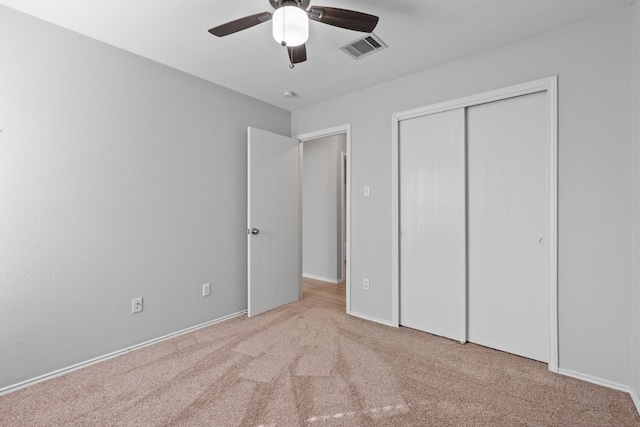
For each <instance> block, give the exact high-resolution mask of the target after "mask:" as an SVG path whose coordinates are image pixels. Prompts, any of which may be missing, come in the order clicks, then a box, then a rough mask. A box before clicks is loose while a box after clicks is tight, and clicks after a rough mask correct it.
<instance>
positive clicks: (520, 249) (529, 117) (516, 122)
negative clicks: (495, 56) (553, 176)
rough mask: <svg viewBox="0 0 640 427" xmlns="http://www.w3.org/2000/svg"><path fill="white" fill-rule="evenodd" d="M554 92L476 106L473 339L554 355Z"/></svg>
mask: <svg viewBox="0 0 640 427" xmlns="http://www.w3.org/2000/svg"><path fill="white" fill-rule="evenodd" d="M546 97H547V94H546V92H540V93H534V94H530V95H525V96H520V97H516V98H510V99H506V100H501V101H497V102H491V103H488V104H482V105H478V106H473V107H469V108H468V110H467V126H468V127H467V135H468V140H467V147H468V148H467V150H468V151H467V156H468V171H467V173H468V230H469V235H468V246H469V251H468V257H469V263H468V268H469V271H468V280H469V282H468V319H469V320H468V328H469V329H468V340H469V341H471V342H474V343H477V344H481V345H485V346H488V347H492V348H496V349H499V350H503V351H507V352H509V353H513V354H517V355H520V356H524V357H528V358H531V359H535V360H540V361H543V362H546V361H548V322H549V313H548V283H547V282H548V279H547V277H548V274H547V269H548V261H547V260H548V250H549V249H548V246H547V239H548V232H549V230H548V229H549V218H548V212H549V209H548V171H547V167H548V123H547V99H546Z"/></svg>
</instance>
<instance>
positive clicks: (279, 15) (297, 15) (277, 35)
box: [272, 6, 309, 47]
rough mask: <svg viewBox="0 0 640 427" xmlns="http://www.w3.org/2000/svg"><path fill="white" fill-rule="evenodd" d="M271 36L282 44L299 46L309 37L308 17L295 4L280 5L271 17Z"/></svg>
mask: <svg viewBox="0 0 640 427" xmlns="http://www.w3.org/2000/svg"><path fill="white" fill-rule="evenodd" d="M272 21H273V38H274V39H275V41H277V42H278V43H280V44H281V45H283V46H291V47H293V46H299V45H301V44H303V43H304V42H306V41H307V39H308V38H309V17H308V16H307V12H305V11H304V10H303V9H300V8H299V7H297V6H282V7H280V8H278V9H277V10H276V11H275V12H274V13H273V17H272Z"/></svg>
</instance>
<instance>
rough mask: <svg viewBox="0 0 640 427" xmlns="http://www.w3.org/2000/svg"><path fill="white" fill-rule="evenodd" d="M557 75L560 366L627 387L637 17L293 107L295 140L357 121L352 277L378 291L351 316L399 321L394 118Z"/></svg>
mask: <svg viewBox="0 0 640 427" xmlns="http://www.w3.org/2000/svg"><path fill="white" fill-rule="evenodd" d="M365 60H366V59H365ZM552 75H558V76H559V121H560V125H559V126H560V129H559V328H560V330H559V335H560V358H559V359H560V360H559V362H560V367H561V368H562V369H566V370H571V371H575V372H578V373H582V374H588V375H591V376H594V377H597V378H601V379H605V380H608V381H612V382H615V383H619V384H625V385H629V384H630V383H631V363H630V356H631V354H630V353H631V352H630V342H631V322H632V317H631V315H632V313H631V304H630V300H631V296H632V292H631V256H630V253H631V233H630V232H629V230H630V229H631V224H632V219H631V207H632V206H631V205H632V203H631V194H632V193H631V161H630V158H631V113H630V111H631V17H630V14H629V9H622V10H619V11H617V12H613V13H609V14H605V15H601V16H599V17H596V18H594V19H590V20H587V21H583V22H580V23H577V24H574V25H571V26H567V27H564V28H561V29H558V30H555V31H551V32H548V33H545V34H542V35H540V36H536V37H533V38H530V39H526V40H523V41H520V42H516V43H513V44H510V45H507V46H504V47H501V48H498V49H495V50H491V51H488V52H485V53H482V54H479V55H475V56H472V57H468V58H465V59H462V60H459V61H455V62H452V63H449V64H446V65H443V66H441V67H437V68H433V69H430V70H426V71H424V72H421V73H418V74H414V75H412V76H409V77H406V78H402V79H398V80H396V81H392V82H389V83H386V84H383V85H380V86H377V87H373V88H370V89H367V90H364V91H361V92H358V93H356V94H352V95H347V96H344V97H341V98H338V99H335V100H332V101H329V102H326V103H323V104H319V105H316V106H312V107H309V108H305V109H301V110H298V111H295V112H294V113H293V127H292V133H293V134H300V133H306V132H312V131H317V130H320V129H326V128H330V127H333V126H337V125H340V124H343V123H351V124H352V147H351V150H352V156H351V157H352V158H351V166H352V170H351V171H352V194H353V197H352V200H351V208H352V211H351V214H352V223H351V226H352V228H351V238H352V240H351V256H352V257H351V269H352V270H351V280H352V283H361V282H362V278H363V277H368V278H370V279H371V284H370V286H371V288H370V290H369V291H364V290H362V288H361V287H360V286H353V287H352V289H351V308H352V310H353V311H355V312H357V313H360V314H363V315H366V316H369V317H372V318H376V319H381V320H386V321H390V320H391V310H392V307H391V210H392V206H391V204H390V200H391V187H390V183H391V162H390V155H391V115H392V114H393V113H394V112H399V111H404V110H407V109H411V108H416V107H420V106H425V105H429V104H433V103H436V102H440V101H446V100H451V99H455V98H458V97H462V96H467V95H471V94H475V93H480V92H484V91H488V90H492V89H497V88H501V87H505V86H509V85H513V84H517V83H521V82H526V81H531V80H535V79H539V78H543V77H549V76H552ZM364 185H370V186H371V197H370V199H367V200H365V199H363V197H362V191H361V189H362V187H363V186H364ZM371 230H376V232H371Z"/></svg>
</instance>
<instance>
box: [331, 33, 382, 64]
mask: <svg viewBox="0 0 640 427" xmlns="http://www.w3.org/2000/svg"><path fill="white" fill-rule="evenodd" d="M386 47H387V45H386V44H385V43H384V42H383V41H382V40H380V38H379V37H378V36H376V35H375V34H373V33H371V34H369V35H368V36H364V37H362V38H361V39H358V40H354V41H352V42H351V43H348V44H346V45H344V46H342V47H341V48H340V49H342V50H343V51H345V52H346V53H347V55H349V56H350V57H352V58H353V59H362V58H364V57H365V56H369V55H371V54H372V53H375V52H378V51H380V50H382V49H384V48H386Z"/></svg>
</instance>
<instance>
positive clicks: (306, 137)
mask: <svg viewBox="0 0 640 427" xmlns="http://www.w3.org/2000/svg"><path fill="white" fill-rule="evenodd" d="M342 133H344V134H345V135H346V145H347V201H346V211H347V212H346V216H347V218H346V224H345V226H346V231H345V233H346V240H347V271H346V274H345V275H346V284H345V287H346V294H347V295H346V306H347V310H346V311H347V314H351V123H347V124H344V125H340V126H336V127H332V128H328V129H322V130H318V131H314V132H307V133H303V134H299V135H295V136H294V137H293V138H296V139H297V140H299V141H300V142H302V143H304V142H305V141H311V140H313V139H318V138H326V137H329V136H333V135H339V134H342ZM301 173H302V171H301ZM301 200H302V199H301ZM300 212H301V215H302V209H301V210H300ZM300 222H301V223H302V220H301V221H300ZM300 236H301V238H302V233H301V234H300ZM300 247H302V242H300ZM300 260H301V261H300V264H301V265H300V271H301V272H302V257H300ZM300 286H302V285H300ZM300 296H301V297H302V287H301V288H300Z"/></svg>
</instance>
